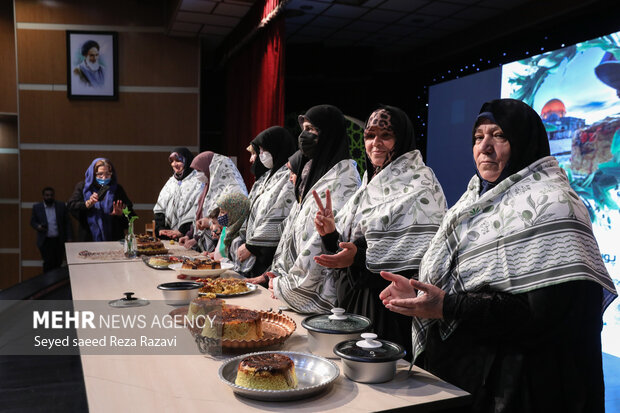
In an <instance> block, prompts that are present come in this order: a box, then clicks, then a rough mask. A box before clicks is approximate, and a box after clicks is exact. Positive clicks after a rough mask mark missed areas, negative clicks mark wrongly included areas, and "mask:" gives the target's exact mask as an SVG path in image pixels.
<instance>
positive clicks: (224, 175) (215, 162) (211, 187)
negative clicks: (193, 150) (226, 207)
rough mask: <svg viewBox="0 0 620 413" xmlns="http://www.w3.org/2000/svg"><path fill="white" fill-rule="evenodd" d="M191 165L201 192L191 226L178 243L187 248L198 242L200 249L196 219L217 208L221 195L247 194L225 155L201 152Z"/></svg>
mask: <svg viewBox="0 0 620 413" xmlns="http://www.w3.org/2000/svg"><path fill="white" fill-rule="evenodd" d="M191 167H192V168H193V169H195V170H196V173H197V174H196V175H197V179H198V180H199V181H200V182H202V192H201V193H200V196H199V197H198V200H197V201H196V202H197V204H196V216H195V220H194V223H193V225H192V228H191V229H190V231H188V233H187V234H186V236H185V237H182V238H181V239H180V240H179V243H180V244H181V245H184V246H185V248H188V249H189V248H193V247H195V246H196V245H197V244H198V248H199V249H201V248H200V243H199V242H198V241H199V240H200V238H201V236H202V234H203V233H202V231H199V230H198V227H197V225H196V221H198V220H199V219H201V218H204V217H208V216H209V214H210V213H211V211H212V210H214V209H215V208H217V200H218V198H219V197H220V196H221V195H223V194H226V193H233V192H239V193H242V194H244V195H247V194H248V190H247V188H246V186H245V183H244V182H243V178H242V177H241V174H240V173H239V170H238V169H237V167H236V166H235V164H234V163H233V161H232V160H231V159H230V158H229V157H227V156H224V155H220V154H217V153H214V152H211V151H206V152H202V153H200V154H198V155H197V156H196V157H195V158H194V160H193V161H192V164H191ZM207 231H208V230H207ZM205 232H206V231H205ZM206 236H210V234H206ZM201 250H202V249H201Z"/></svg>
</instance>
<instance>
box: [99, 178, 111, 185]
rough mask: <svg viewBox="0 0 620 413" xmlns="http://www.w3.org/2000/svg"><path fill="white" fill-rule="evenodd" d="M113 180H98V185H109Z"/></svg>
mask: <svg viewBox="0 0 620 413" xmlns="http://www.w3.org/2000/svg"><path fill="white" fill-rule="evenodd" d="M111 180H112V178H106V179H101V178H97V183H98V184H99V185H108V184H109V183H110V181H111Z"/></svg>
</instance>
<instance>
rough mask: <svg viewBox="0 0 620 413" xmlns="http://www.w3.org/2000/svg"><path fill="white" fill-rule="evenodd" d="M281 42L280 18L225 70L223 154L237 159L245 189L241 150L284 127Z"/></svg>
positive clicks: (247, 166) (247, 174) (246, 166)
mask: <svg viewBox="0 0 620 413" xmlns="http://www.w3.org/2000/svg"><path fill="white" fill-rule="evenodd" d="M270 3H274V4H277V3H279V1H277V0H267V1H266V5H265V6H266V9H265V10H267V8H268V7H269V4H270ZM267 14H268V13H267ZM284 42H285V38H284V17H283V16H281V15H280V16H278V17H276V18H275V19H273V20H272V21H270V22H269V23H268V24H267V27H265V28H263V29H260V30H259V31H258V32H257V34H256V35H255V36H254V37H253V38H252V40H251V41H250V42H249V44H247V45H245V46H244V47H243V48H242V49H241V50H239V51H238V52H237V53H236V54H235V55H234V56H233V57H232V58H231V59H230V61H229V63H228V67H227V74H226V95H227V101H226V124H225V125H226V129H225V134H224V135H225V138H226V145H225V148H226V151H227V153H226V155H229V156H236V157H237V165H238V167H239V171H240V172H241V175H242V176H243V178H244V179H245V181H246V184H247V186H248V189H249V188H250V187H251V185H252V184H253V182H254V177H253V176H252V174H251V173H250V164H249V162H248V158H249V154H248V152H247V151H246V150H245V148H246V147H247V146H248V145H249V144H250V141H251V140H252V139H254V137H255V136H256V135H257V134H258V133H259V132H261V131H263V130H265V129H267V128H268V127H270V126H274V125H281V126H283V124H284Z"/></svg>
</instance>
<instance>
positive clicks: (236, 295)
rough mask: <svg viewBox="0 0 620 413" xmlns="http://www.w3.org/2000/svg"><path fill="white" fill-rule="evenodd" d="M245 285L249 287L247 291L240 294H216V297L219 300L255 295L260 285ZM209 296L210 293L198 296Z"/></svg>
mask: <svg viewBox="0 0 620 413" xmlns="http://www.w3.org/2000/svg"><path fill="white" fill-rule="evenodd" d="M245 285H246V286H247V287H248V290H247V291H241V292H239V293H233V294H222V293H216V294H215V295H216V296H217V297H218V298H228V297H238V296H240V295H246V294H250V293H253V292H254V291H256V289H257V288H258V285H256V284H252V283H245ZM207 294H209V293H200V292H199V293H198V295H207Z"/></svg>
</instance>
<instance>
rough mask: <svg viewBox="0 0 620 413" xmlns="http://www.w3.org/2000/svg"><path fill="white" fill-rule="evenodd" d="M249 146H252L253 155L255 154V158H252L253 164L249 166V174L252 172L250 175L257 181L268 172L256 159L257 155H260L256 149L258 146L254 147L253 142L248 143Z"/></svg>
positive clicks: (258, 159) (257, 158)
mask: <svg viewBox="0 0 620 413" xmlns="http://www.w3.org/2000/svg"><path fill="white" fill-rule="evenodd" d="M250 145H251V146H252V149H253V150H254V153H255V154H256V157H255V158H254V162H253V163H252V165H250V172H252V174H253V175H254V178H256V179H258V178H260V177H261V176H263V175H264V174H265V172H267V171H269V169H267V167H266V166H265V165H263V163H262V162H261V161H260V158H259V157H258V154H259V153H260V152H259V149H258V145H256V144H255V143H254V141H252V142H250Z"/></svg>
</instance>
